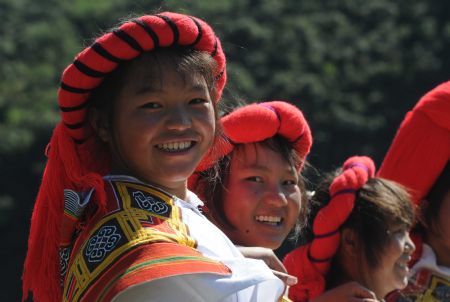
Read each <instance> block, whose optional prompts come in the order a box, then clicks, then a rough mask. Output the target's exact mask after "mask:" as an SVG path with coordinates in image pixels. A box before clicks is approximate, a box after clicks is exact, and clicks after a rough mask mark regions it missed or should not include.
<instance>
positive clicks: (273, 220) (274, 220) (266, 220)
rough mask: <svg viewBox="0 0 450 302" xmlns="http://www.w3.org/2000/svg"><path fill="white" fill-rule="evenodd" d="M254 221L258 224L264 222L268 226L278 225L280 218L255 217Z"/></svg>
mask: <svg viewBox="0 0 450 302" xmlns="http://www.w3.org/2000/svg"><path fill="white" fill-rule="evenodd" d="M255 220H256V221H259V222H264V223H268V224H273V225H278V224H279V223H280V222H281V217H279V216H263V215H258V216H255Z"/></svg>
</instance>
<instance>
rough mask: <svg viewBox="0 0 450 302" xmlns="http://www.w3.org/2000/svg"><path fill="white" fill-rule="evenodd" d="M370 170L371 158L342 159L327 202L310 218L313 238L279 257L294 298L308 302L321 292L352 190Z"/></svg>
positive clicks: (352, 201) (351, 202) (370, 174)
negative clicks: (295, 279)
mask: <svg viewBox="0 0 450 302" xmlns="http://www.w3.org/2000/svg"><path fill="white" fill-rule="evenodd" d="M374 173H375V164H374V163H373V161H372V159H371V158H369V157H366V156H354V157H351V158H349V159H348V160H346V161H345V163H344V165H343V172H342V173H341V174H340V175H338V176H337V177H335V178H334V180H333V182H332V183H331V185H330V188H329V195H330V201H329V203H328V204H327V205H326V206H324V207H323V208H322V209H320V211H319V212H318V213H317V215H316V217H315V218H314V222H313V233H314V239H313V240H312V242H311V243H310V244H307V245H304V246H301V247H298V248H296V249H295V250H293V251H292V252H290V253H288V254H287V255H286V257H285V259H284V260H283V263H284V265H285V266H286V269H287V270H288V273H290V274H293V275H295V276H297V277H298V280H299V282H298V283H297V284H296V285H295V286H292V287H291V288H290V290H289V297H290V298H291V299H294V301H308V300H310V299H313V298H315V297H317V296H318V295H320V294H321V293H322V292H323V291H324V289H325V276H326V274H327V273H328V271H329V269H330V264H331V261H332V259H333V257H334V255H335V254H336V251H337V249H338V247H339V244H340V228H341V226H342V225H343V224H344V222H345V221H346V220H347V218H348V217H349V215H350V213H351V212H352V210H353V208H354V205H355V199H356V192H357V191H358V190H359V189H361V188H362V187H363V186H364V185H365V184H366V183H367V181H368V180H369V178H372V177H373V176H374Z"/></svg>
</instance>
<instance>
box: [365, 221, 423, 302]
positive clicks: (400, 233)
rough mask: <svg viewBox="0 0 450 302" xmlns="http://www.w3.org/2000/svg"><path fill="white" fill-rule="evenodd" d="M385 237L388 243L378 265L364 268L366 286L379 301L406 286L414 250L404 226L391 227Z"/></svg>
mask: <svg viewBox="0 0 450 302" xmlns="http://www.w3.org/2000/svg"><path fill="white" fill-rule="evenodd" d="M387 236H389V241H388V244H387V246H386V247H385V249H384V253H383V254H382V257H381V263H380V265H379V266H378V267H377V268H375V269H373V268H372V269H371V268H369V267H367V265H366V267H365V271H366V275H367V276H368V280H367V284H366V286H367V287H368V288H370V289H371V290H373V291H374V292H375V294H376V295H377V297H378V298H379V299H381V298H384V296H386V295H387V294H388V293H389V292H391V291H393V290H395V289H402V288H404V287H405V286H406V285H407V284H408V273H409V268H408V262H409V260H411V254H412V253H413V251H414V249H415V246H414V243H413V242H412V240H411V238H410V237H409V232H408V228H407V227H406V226H394V227H391V228H390V229H389V230H388V234H387Z"/></svg>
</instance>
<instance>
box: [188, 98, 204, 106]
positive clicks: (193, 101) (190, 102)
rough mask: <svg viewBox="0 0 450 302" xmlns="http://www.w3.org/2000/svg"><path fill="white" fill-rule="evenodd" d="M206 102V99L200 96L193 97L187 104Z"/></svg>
mask: <svg viewBox="0 0 450 302" xmlns="http://www.w3.org/2000/svg"><path fill="white" fill-rule="evenodd" d="M204 103H208V100H206V99H202V98H195V99H192V100H190V101H189V104H192V105H197V104H204Z"/></svg>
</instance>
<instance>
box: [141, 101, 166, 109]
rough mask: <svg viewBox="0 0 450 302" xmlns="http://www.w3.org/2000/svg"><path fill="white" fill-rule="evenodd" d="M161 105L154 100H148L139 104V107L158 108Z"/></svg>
mask: <svg viewBox="0 0 450 302" xmlns="http://www.w3.org/2000/svg"><path fill="white" fill-rule="evenodd" d="M161 107H162V105H161V104H159V103H156V102H148V103H145V104H144V105H142V106H141V108H144V109H159V108H161Z"/></svg>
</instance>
